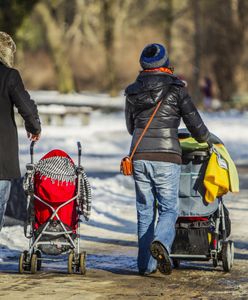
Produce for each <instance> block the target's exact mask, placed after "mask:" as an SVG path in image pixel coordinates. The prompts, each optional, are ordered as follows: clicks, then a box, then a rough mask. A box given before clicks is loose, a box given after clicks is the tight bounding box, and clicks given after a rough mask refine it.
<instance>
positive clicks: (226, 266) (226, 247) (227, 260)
mask: <svg viewBox="0 0 248 300" xmlns="http://www.w3.org/2000/svg"><path fill="white" fill-rule="evenodd" d="M221 256H222V266H223V270H224V271H225V272H230V271H231V267H232V254H231V247H230V243H229V242H228V241H224V242H222V251H221Z"/></svg>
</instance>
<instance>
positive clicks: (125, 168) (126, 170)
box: [120, 101, 162, 176]
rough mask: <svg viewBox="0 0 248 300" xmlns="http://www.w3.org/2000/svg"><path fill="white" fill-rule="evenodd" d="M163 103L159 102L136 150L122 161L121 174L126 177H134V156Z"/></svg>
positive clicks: (136, 145) (137, 143)
mask: <svg viewBox="0 0 248 300" xmlns="http://www.w3.org/2000/svg"><path fill="white" fill-rule="evenodd" d="M161 103H162V101H159V102H158V104H157V105H156V107H155V109H154V111H153V113H152V115H151V117H150V119H149V121H148V122H147V124H146V127H145V128H144V130H143V131H142V133H141V135H140V137H139V139H138V141H137V142H136V144H135V146H134V148H133V151H132V153H131V155H130V156H125V157H124V158H123V159H122V160H121V165H120V172H121V173H122V174H123V175H125V176H131V175H133V156H134V154H135V152H136V150H137V148H138V146H139V144H140V142H141V140H142V139H143V137H144V135H145V133H146V131H147V129H148V127H149V126H150V124H151V122H152V120H153V118H154V116H155V115H156V113H157V111H158V109H159V107H160V105H161Z"/></svg>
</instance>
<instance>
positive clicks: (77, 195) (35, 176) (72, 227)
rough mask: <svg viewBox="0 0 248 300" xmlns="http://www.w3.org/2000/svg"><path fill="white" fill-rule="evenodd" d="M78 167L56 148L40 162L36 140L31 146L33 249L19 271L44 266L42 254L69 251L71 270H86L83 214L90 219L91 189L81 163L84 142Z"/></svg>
mask: <svg viewBox="0 0 248 300" xmlns="http://www.w3.org/2000/svg"><path fill="white" fill-rule="evenodd" d="M77 145H78V166H76V165H75V164H74V162H73V160H72V159H71V158H70V156H69V155H68V154H67V153H65V152H64V151H62V150H52V151H50V152H48V153H47V154H46V155H45V156H43V157H42V158H41V159H40V160H39V161H38V162H37V163H36V164H34V161H33V148H34V142H32V143H31V146H30V155H31V163H28V164H27V165H26V169H27V172H26V175H25V177H24V182H23V187H24V191H25V194H26V196H27V221H26V223H25V226H24V234H25V236H26V237H27V238H28V239H30V243H29V250H26V251H24V252H23V253H22V254H21V255H20V258H19V272H20V273H24V272H29V271H31V273H36V271H37V270H40V269H41V264H42V261H43V260H52V261H59V259H55V258H43V257H42V256H41V255H42V254H45V255H49V256H57V255H60V254H65V253H69V255H68V273H70V274H71V273H73V272H80V273H81V274H82V275H84V274H85V273H86V266H85V264H86V252H85V251H83V252H80V215H83V216H84V218H85V220H86V221H88V220H89V216H90V209H91V189H90V185H89V182H88V180H87V177H86V174H85V172H84V169H83V167H82V166H81V151H82V150H81V144H80V142H78V143H77Z"/></svg>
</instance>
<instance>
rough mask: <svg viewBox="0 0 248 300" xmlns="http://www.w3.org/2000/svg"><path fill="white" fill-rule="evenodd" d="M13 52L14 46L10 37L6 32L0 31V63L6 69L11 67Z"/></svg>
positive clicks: (14, 50)
mask: <svg viewBox="0 0 248 300" xmlns="http://www.w3.org/2000/svg"><path fill="white" fill-rule="evenodd" d="M15 52H16V44H15V42H14V41H13V39H12V37H11V36H10V35H8V34H7V33H6V32H3V31H0V62H2V63H3V64H4V65H6V66H7V67H13V65H14V53H15Z"/></svg>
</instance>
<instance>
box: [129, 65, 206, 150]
mask: <svg viewBox="0 0 248 300" xmlns="http://www.w3.org/2000/svg"><path fill="white" fill-rule="evenodd" d="M125 94H126V107H125V115H126V125H127V129H128V132H129V133H130V134H131V135H133V139H132V145H131V150H130V153H131V151H132V149H133V147H134V145H135V143H136V142H137V139H138V138H139V136H140V135H141V133H142V131H143V129H144V128H145V126H146V124H147V122H148V120H149V118H150V116H151V114H152V112H153V110H154V109H155V106H156V104H157V103H158V102H159V100H162V104H161V106H160V108H159V110H158V112H157V113H156V115H155V117H154V119H153V121H152V123H151V125H150V126H149V128H148V130H147V132H146V134H145V136H144V137H143V139H142V141H141V143H140V145H139V146H138V149H137V150H136V153H144V152H167V153H175V154H179V155H181V147H180V144H179V140H178V127H179V125H180V120H181V117H182V118H183V121H184V123H185V125H186V127H187V128H188V130H189V131H190V133H191V134H192V136H193V137H194V138H195V139H196V140H197V141H198V142H204V141H208V138H209V136H210V133H209V131H208V129H207V127H206V126H205V125H204V123H203V121H202V119H201V117H200V115H199V113H198V111H197V109H196V108H195V106H194V104H193V102H192V100H191V98H190V96H189V95H188V93H187V90H186V88H185V87H184V84H183V82H182V81H181V80H179V79H178V78H177V77H175V76H174V75H169V74H168V73H164V72H160V71H154V72H141V73H140V74H139V76H138V77H137V79H136V81H135V82H134V83H133V84H131V85H129V86H128V87H127V88H126V91H125Z"/></svg>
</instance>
